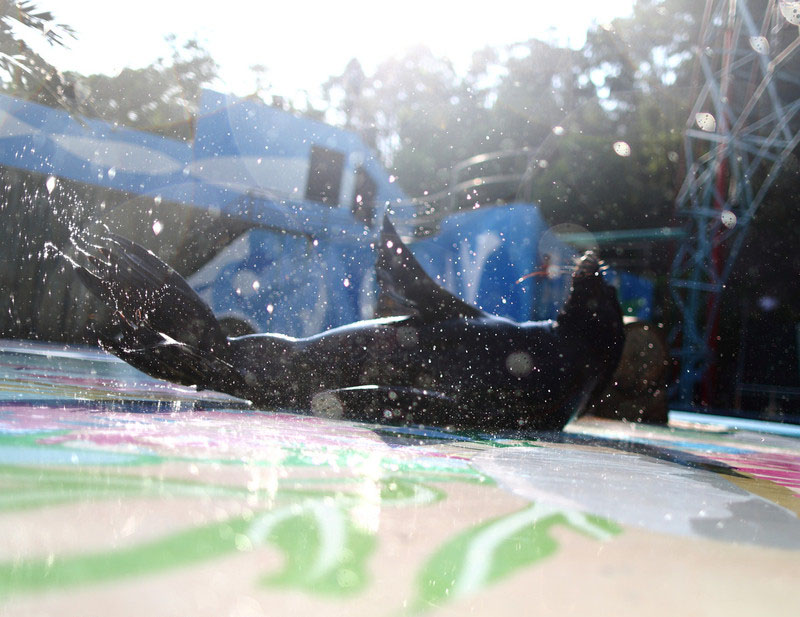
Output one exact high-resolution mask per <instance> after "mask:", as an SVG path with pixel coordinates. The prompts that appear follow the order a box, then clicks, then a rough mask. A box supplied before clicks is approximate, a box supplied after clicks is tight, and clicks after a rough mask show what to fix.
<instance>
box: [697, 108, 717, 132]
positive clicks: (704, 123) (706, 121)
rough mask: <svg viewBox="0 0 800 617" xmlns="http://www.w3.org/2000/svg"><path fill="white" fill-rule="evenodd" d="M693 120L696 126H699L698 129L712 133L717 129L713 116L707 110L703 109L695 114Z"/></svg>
mask: <svg viewBox="0 0 800 617" xmlns="http://www.w3.org/2000/svg"><path fill="white" fill-rule="evenodd" d="M694 121H695V122H696V123H697V126H699V127H700V130H701V131H705V132H706V133H713V132H714V131H716V130H717V121H716V119H715V118H714V116H712V115H711V114H710V113H708V112H705V111H704V112H700V113H699V114H696V115H695V117H694Z"/></svg>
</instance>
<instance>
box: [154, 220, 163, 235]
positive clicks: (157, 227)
mask: <svg viewBox="0 0 800 617" xmlns="http://www.w3.org/2000/svg"><path fill="white" fill-rule="evenodd" d="M163 229H164V224H163V223H162V222H161V221H159V220H158V219H156V220H155V221H153V233H154V234H155V235H158V234H160V233H161V231H162V230H163Z"/></svg>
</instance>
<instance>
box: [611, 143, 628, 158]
mask: <svg viewBox="0 0 800 617" xmlns="http://www.w3.org/2000/svg"><path fill="white" fill-rule="evenodd" d="M612 147H613V148H614V152H615V153H616V154H618V155H619V156H630V155H631V147H630V146H629V145H628V143H627V142H625V141H615V142H614V145H613V146H612Z"/></svg>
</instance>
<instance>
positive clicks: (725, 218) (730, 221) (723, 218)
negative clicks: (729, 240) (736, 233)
mask: <svg viewBox="0 0 800 617" xmlns="http://www.w3.org/2000/svg"><path fill="white" fill-rule="evenodd" d="M719 220H720V222H721V223H722V224H723V225H725V227H727V228H728V229H733V228H734V227H736V215H735V214H734V213H733V212H731V211H730V210H723V211H722V212H721V213H720V215H719Z"/></svg>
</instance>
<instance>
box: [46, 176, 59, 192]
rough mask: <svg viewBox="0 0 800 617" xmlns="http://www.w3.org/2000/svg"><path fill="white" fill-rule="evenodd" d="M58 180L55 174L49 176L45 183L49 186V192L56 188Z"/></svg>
mask: <svg viewBox="0 0 800 617" xmlns="http://www.w3.org/2000/svg"><path fill="white" fill-rule="evenodd" d="M56 182H58V180H56V177H55V176H48V177H47V181H45V183H44V185H45V186H46V187H47V192H48V193H52V192H53V189H55V188H56Z"/></svg>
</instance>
